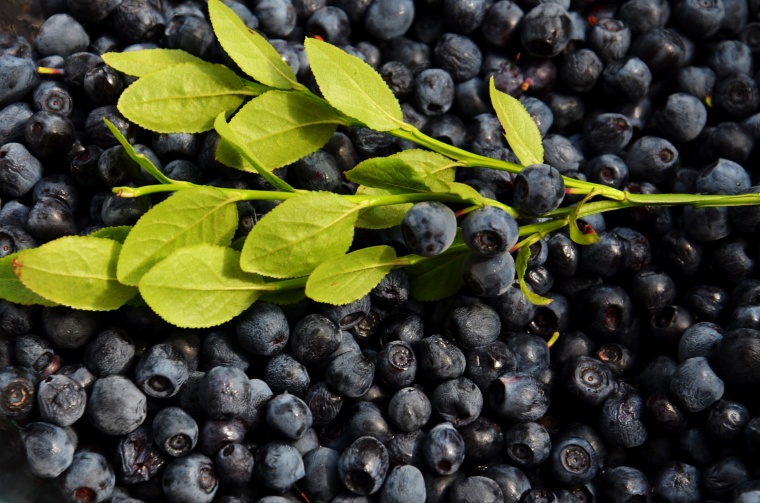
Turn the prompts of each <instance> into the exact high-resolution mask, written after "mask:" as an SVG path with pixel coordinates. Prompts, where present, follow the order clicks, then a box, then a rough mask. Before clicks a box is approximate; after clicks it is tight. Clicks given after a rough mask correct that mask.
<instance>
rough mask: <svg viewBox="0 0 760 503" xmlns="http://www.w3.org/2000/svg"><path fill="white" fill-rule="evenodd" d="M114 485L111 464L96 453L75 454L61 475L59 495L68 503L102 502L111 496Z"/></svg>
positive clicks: (114, 480)
mask: <svg viewBox="0 0 760 503" xmlns="http://www.w3.org/2000/svg"><path fill="white" fill-rule="evenodd" d="M115 485H116V476H115V475H114V472H113V468H111V464H110V463H109V462H108V461H107V460H106V458H104V457H103V456H102V455H101V454H98V453H96V452H88V451H80V452H77V453H76V454H74V458H73V459H72V461H71V465H69V467H68V469H66V471H65V472H64V473H63V474H62V475H61V494H62V496H63V498H64V500H65V501H66V502H70V503H78V502H81V501H103V500H105V499H106V498H108V497H109V496H111V493H112V492H113V489H114V486H115Z"/></svg>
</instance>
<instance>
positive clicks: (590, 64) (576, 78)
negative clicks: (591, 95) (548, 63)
mask: <svg viewBox="0 0 760 503" xmlns="http://www.w3.org/2000/svg"><path fill="white" fill-rule="evenodd" d="M603 69H604V63H602V60H601V59H599V56H598V55H597V54H596V53H595V52H594V51H592V50H591V49H586V48H583V49H578V50H577V51H573V52H571V53H569V54H568V55H567V56H565V58H564V59H563V60H562V63H561V65H560V67H559V76H560V80H561V81H562V82H563V83H564V84H565V85H566V86H567V87H568V88H570V90H572V91H575V92H578V93H585V92H588V91H591V90H592V89H593V88H594V86H595V85H596V83H597V81H598V80H599V77H600V76H601V74H602V70H603Z"/></svg>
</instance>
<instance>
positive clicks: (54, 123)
mask: <svg viewBox="0 0 760 503" xmlns="http://www.w3.org/2000/svg"><path fill="white" fill-rule="evenodd" d="M75 139H76V130H75V127H74V124H73V123H72V122H71V121H70V120H69V119H68V118H66V117H65V116H63V115H59V114H56V113H53V112H47V111H44V110H43V111H40V112H35V113H34V115H32V116H31V117H30V118H29V120H28V121H27V123H26V127H25V129H24V141H25V143H26V146H27V148H28V149H29V150H30V151H31V152H32V153H33V154H34V155H35V156H36V157H38V158H40V159H51V158H53V157H54V156H58V155H60V156H64V155H66V154H67V153H68V152H69V150H70V149H71V147H72V145H74V140H75Z"/></svg>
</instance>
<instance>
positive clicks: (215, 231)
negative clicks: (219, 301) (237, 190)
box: [118, 187, 238, 285]
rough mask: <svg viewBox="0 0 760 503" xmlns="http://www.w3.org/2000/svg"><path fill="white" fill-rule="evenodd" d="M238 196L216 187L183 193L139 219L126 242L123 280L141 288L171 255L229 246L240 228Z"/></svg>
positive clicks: (121, 264)
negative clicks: (182, 250)
mask: <svg viewBox="0 0 760 503" xmlns="http://www.w3.org/2000/svg"><path fill="white" fill-rule="evenodd" d="M236 200H237V197H236V196H234V195H230V194H228V193H225V192H224V191H222V190H219V189H216V188H214V187H198V188H194V189H185V190H180V191H178V192H176V193H174V194H173V195H172V196H170V197H169V198H168V199H166V200H165V201H163V202H161V203H159V204H157V205H156V206H154V207H153V208H152V209H151V210H150V211H148V212H147V213H146V214H145V215H143V216H142V218H140V220H138V222H137V224H136V225H135V226H134V228H133V229H132V231H131V232H130V233H129V235H128V236H127V239H126V241H125V242H124V248H123V250H122V253H121V257H120V258H119V266H118V275H119V276H118V277H119V280H120V281H122V282H123V283H125V284H128V285H137V283H138V281H140V278H141V277H142V276H143V274H145V273H146V272H148V270H149V269H150V268H151V267H153V266H154V265H155V264H156V263H158V262H159V261H161V260H162V259H163V258H164V257H166V256H167V255H169V254H170V253H171V252H173V251H174V250H176V249H178V248H182V247H184V246H189V245H193V244H198V243H211V244H216V245H222V246H226V245H228V244H230V242H231V241H232V237H233V235H234V234H235V229H236V228H237V225H238V215H237V207H236V206H235V205H234V204H231V203H233V202H235V201H236Z"/></svg>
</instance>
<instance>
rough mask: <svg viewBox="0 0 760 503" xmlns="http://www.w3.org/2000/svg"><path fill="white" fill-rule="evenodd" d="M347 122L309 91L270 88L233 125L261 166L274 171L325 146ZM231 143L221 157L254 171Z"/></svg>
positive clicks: (221, 146)
mask: <svg viewBox="0 0 760 503" xmlns="http://www.w3.org/2000/svg"><path fill="white" fill-rule="evenodd" d="M343 123H344V121H343V119H341V118H340V117H339V116H338V114H337V113H336V112H335V110H334V109H333V108H332V107H330V106H329V105H327V104H326V103H325V102H324V101H320V100H317V99H315V98H314V97H311V96H309V95H307V94H300V93H294V92H285V91H269V92H267V93H264V94H263V95H261V96H259V97H258V98H254V99H252V100H251V101H249V102H248V103H246V104H245V106H243V108H241V109H240V110H239V111H238V112H237V113H236V114H235V116H234V117H233V118H232V120H230V122H229V125H230V128H231V129H232V131H233V132H234V133H235V136H236V137H237V139H238V143H239V144H242V145H245V146H246V147H247V148H248V150H249V151H250V152H252V153H253V155H255V159H256V161H258V163H259V165H261V166H262V167H263V168H264V169H266V170H269V171H271V170H273V169H276V168H280V167H282V166H285V165H287V164H291V163H293V162H295V161H297V160H299V159H301V158H302V157H304V156H306V155H308V154H311V153H312V152H314V151H315V150H317V149H319V148H320V147H322V146H323V145H324V144H325V143H327V142H328V140H329V139H330V138H331V137H332V135H333V133H334V132H335V128H336V127H338V125H339V124H343ZM231 143H232V142H221V143H220V144H219V147H218V148H217V151H216V155H217V159H218V160H219V161H220V162H222V163H224V164H226V165H228V166H232V167H233V168H237V169H242V170H244V171H254V168H253V166H251V165H250V164H249V163H247V162H246V161H245V160H244V159H241V158H240V156H239V155H238V154H237V152H236V151H235V150H234V149H233V148H232V145H231Z"/></svg>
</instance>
